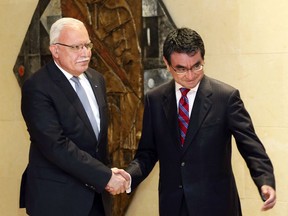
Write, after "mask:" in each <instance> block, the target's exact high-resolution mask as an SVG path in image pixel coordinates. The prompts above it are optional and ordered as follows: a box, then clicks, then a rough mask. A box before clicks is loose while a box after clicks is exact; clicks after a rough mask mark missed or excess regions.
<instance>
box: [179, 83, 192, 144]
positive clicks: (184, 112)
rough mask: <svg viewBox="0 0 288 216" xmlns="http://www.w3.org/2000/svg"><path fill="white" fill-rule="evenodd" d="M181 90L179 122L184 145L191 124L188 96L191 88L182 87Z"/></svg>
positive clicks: (181, 139)
mask: <svg viewBox="0 0 288 216" xmlns="http://www.w3.org/2000/svg"><path fill="white" fill-rule="evenodd" d="M180 91H181V94H182V96H181V98H180V100H179V112H178V124H179V129H180V141H181V145H182V146H183V144H184V140H185V136H186V132H187V128H188V124H189V100H188V98H187V93H188V92H189V91H190V89H186V88H180Z"/></svg>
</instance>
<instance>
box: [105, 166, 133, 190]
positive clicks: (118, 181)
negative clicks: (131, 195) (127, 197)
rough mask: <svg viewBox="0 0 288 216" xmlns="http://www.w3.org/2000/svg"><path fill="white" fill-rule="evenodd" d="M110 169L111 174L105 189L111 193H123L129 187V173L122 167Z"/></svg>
mask: <svg viewBox="0 0 288 216" xmlns="http://www.w3.org/2000/svg"><path fill="white" fill-rule="evenodd" d="M111 170H112V176H111V178H110V180H109V182H108V184H107V186H106V187H105V189H106V191H108V192H109V193H110V194H112V195H116V194H120V193H124V192H125V191H126V190H128V189H129V188H130V182H131V177H130V175H129V174H128V173H127V172H126V171H125V170H123V169H118V168H112V169H111Z"/></svg>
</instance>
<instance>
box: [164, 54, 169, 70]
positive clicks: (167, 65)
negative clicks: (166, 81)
mask: <svg viewBox="0 0 288 216" xmlns="http://www.w3.org/2000/svg"><path fill="white" fill-rule="evenodd" d="M163 61H164V63H165V65H166V68H167V70H168V71H170V70H169V69H170V65H169V63H168V61H167V60H166V58H165V57H164V56H163Z"/></svg>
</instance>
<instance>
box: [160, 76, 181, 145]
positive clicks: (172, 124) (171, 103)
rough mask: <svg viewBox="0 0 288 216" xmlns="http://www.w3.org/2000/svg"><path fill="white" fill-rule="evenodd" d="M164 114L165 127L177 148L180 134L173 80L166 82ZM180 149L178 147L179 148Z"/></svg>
mask: <svg viewBox="0 0 288 216" xmlns="http://www.w3.org/2000/svg"><path fill="white" fill-rule="evenodd" d="M162 107H163V109H164V113H165V116H166V118H167V127H169V131H170V134H171V136H172V139H173V140H174V142H173V143H175V145H176V147H177V148H179V147H180V146H181V144H180V134H179V126H178V116H177V115H178V114H177V113H178V112H177V101H176V95H175V81H174V80H172V81H170V82H169V83H168V84H167V88H166V89H165V92H164V94H163V104H162ZM179 149H180V148H179Z"/></svg>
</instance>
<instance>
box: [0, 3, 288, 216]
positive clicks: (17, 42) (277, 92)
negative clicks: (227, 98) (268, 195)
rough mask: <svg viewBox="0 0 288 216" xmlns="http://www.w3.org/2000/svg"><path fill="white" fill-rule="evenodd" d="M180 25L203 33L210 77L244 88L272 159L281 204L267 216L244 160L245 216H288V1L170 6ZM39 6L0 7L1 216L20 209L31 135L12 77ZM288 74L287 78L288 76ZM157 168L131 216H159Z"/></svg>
mask: <svg viewBox="0 0 288 216" xmlns="http://www.w3.org/2000/svg"><path fill="white" fill-rule="evenodd" d="M163 2H164V3H165V4H166V6H167V8H168V10H169V12H170V14H171V16H172V18H173V19H174V21H175V23H176V25H177V26H179V27H181V26H187V27H191V28H194V29H195V30H197V31H198V32H199V33H200V34H201V35H202V37H203V39H204V40H205V44H206V50H207V55H206V59H205V60H206V65H205V72H206V74H207V75H210V76H212V77H215V78H218V79H221V80H223V81H225V82H228V83H230V84H232V85H234V86H235V87H237V88H239V89H240V92H241V94H242V98H243V100H244V102H245V104H246V107H247V109H248V110H249V111H250V114H251V116H252V119H253V120H254V125H255V128H256V131H257V132H258V135H259V136H260V138H261V139H262V141H263V143H264V145H265V147H266V149H267V152H268V153H269V155H270V157H271V159H272V160H273V163H274V166H275V173H276V178H277V192H278V203H277V205H276V206H275V208H274V209H273V210H272V211H270V212H267V213H262V212H260V207H261V201H260V198H259V196H258V194H257V191H256V188H255V186H254V185H253V183H252V180H251V178H250V176H249V173H248V171H247V169H246V167H245V164H244V163H243V160H242V158H241V157H240V156H239V154H238V153H237V150H236V149H235V151H234V154H233V157H234V159H233V165H234V170H235V175H236V177H237V183H238V188H239V192H240V196H241V201H242V206H243V214H244V216H262V215H263V216H287V215H288V198H287V192H288V186H287V184H286V183H287V179H288V172H287V165H288V157H287V156H286V155H288V154H287V153H288V148H286V146H287V143H288V129H287V126H288V113H287V112H288V98H287V97H288V94H286V92H287V91H288V85H285V84H286V82H287V81H288V73H287V69H288V66H287V63H286V60H287V57H288V52H287V51H288V44H287V43H288V40H287V38H288V19H287V13H286V10H287V7H288V2H287V1H286V0H278V1H277V4H275V2H274V1H260V0H254V1H250V0H238V1H237V0H219V1H211V0H204V1H194V2H196V3H195V4H193V1H191V0H178V1H175V0H163ZM36 4H37V0H21V1H20V0H18V1H17V0H6V1H0V29H1V33H0V41H1V43H0V50H1V52H0V82H1V85H0V101H1V106H0V137H1V139H0V145H1V146H3V147H2V148H1V149H2V151H1V152H0V215H5V216H16V215H17V216H24V215H25V213H24V211H23V210H19V209H18V199H19V195H18V194H19V181H20V178H21V174H22V171H23V170H24V168H25V166H26V163H27V154H28V147H29V141H28V135H27V132H26V128H25V124H24V122H23V120H22V116H21V113H20V89H19V86H18V83H17V81H16V78H15V77H14V75H13V71H12V69H13V65H14V63H15V61H16V58H17V54H18V52H19V49H20V46H21V44H22V40H23V38H24V35H25V32H26V30H27V28H28V25H29V23H30V19H31V16H32V15H33V11H34V9H35V7H36ZM285 72H286V73H285ZM157 181H158V167H155V170H154V171H153V173H152V174H151V175H150V176H149V177H148V179H147V180H145V181H144V182H143V184H142V185H141V186H140V187H139V189H138V191H137V193H136V196H135V199H134V200H133V202H132V204H131V206H130V208H129V210H128V213H127V216H135V215H137V216H141V215H143V216H144V215H150V216H154V215H155V216H156V215H158V212H157V211H158V210H157V203H158V200H157Z"/></svg>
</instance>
